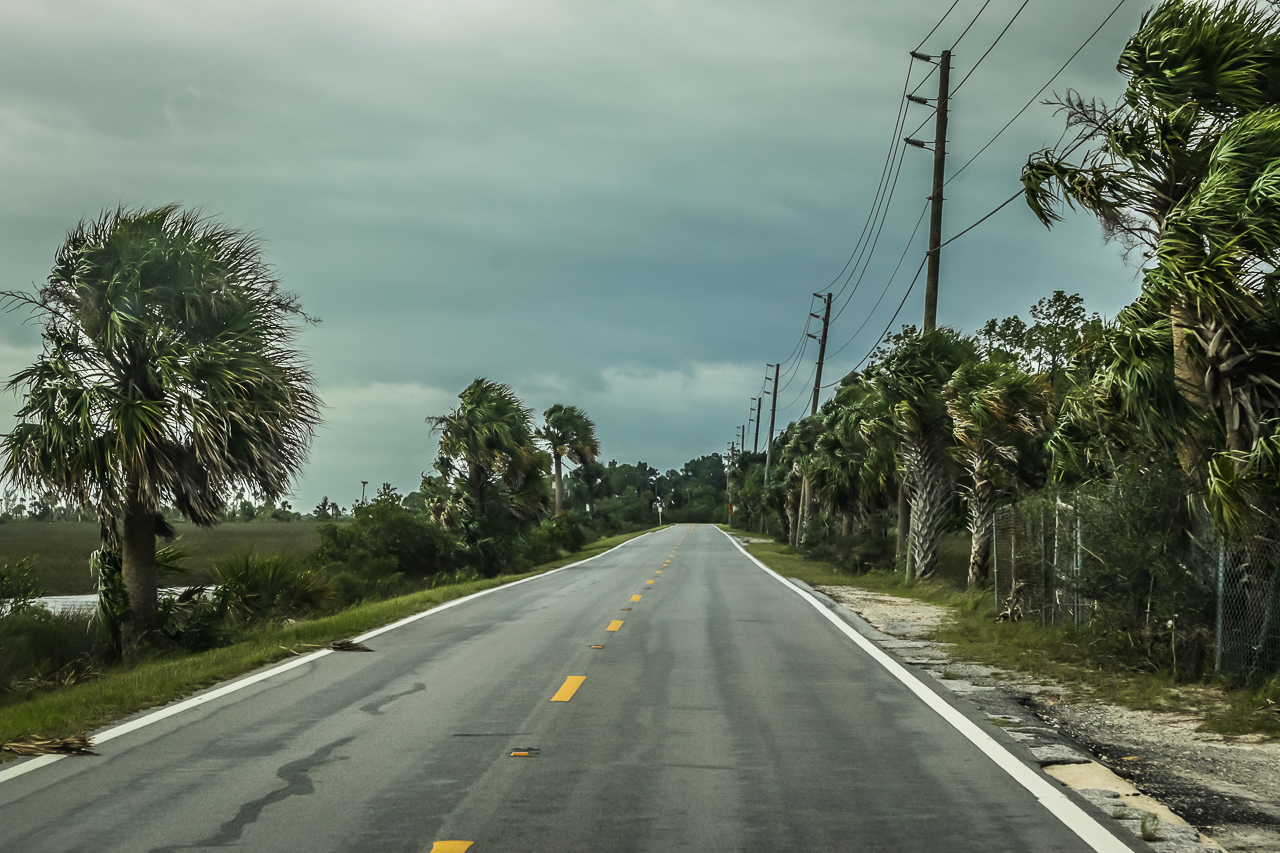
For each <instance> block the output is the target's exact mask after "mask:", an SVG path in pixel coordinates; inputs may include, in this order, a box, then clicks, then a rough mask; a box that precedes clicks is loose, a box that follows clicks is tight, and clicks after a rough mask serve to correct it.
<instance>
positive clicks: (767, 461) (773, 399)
mask: <svg viewBox="0 0 1280 853" xmlns="http://www.w3.org/2000/svg"><path fill="white" fill-rule="evenodd" d="M770 367H772V368H773V390H772V391H766V392H765V393H766V394H768V395H769V441H768V443H767V444H765V446H764V492H765V495H766V496H767V495H768V494H769V471H770V470H772V469H773V422H774V419H775V418H776V417H777V416H778V371H779V370H780V369H781V368H782V364H781V362H779V363H778V364H768V363H766V364H765V373H764V378H765V381H766V382H767V381H768V380H769V368H770ZM760 532H761V533H764V513H760Z"/></svg>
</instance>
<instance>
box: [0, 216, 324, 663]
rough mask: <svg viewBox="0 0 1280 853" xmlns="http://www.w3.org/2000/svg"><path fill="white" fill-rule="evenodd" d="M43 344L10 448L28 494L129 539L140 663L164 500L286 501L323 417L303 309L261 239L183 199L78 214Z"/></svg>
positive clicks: (200, 509)
mask: <svg viewBox="0 0 1280 853" xmlns="http://www.w3.org/2000/svg"><path fill="white" fill-rule="evenodd" d="M4 296H6V297H7V298H8V299H9V300H10V301H11V302H12V303H15V304H20V305H25V306H27V307H28V308H30V309H31V311H32V312H33V313H34V314H35V315H36V316H37V317H38V318H39V319H40V320H41V321H42V322H43V324H44V330H43V338H44V351H43V352H42V353H41V355H40V357H39V358H38V359H37V361H36V362H35V363H34V364H33V365H31V366H30V367H28V368H25V369H24V370H21V371H19V372H18V373H17V374H15V375H14V376H13V378H12V380H11V381H10V383H9V387H10V388H13V389H17V390H18V391H19V392H20V393H21V394H22V405H21V408H20V410H19V412H18V417H19V423H18V425H17V426H16V427H15V428H14V429H13V431H12V432H10V433H9V434H8V435H5V436H4V437H3V439H2V443H0V446H2V447H3V449H4V451H5V460H4V469H3V470H4V473H5V474H6V475H8V476H9V477H10V478H12V480H13V481H14V482H15V483H16V484H17V485H18V486H19V487H21V488H24V489H28V490H32V491H38V492H42V491H51V492H53V493H55V494H57V495H58V496H59V497H60V498H63V499H66V500H68V501H71V502H73V503H74V504H75V505H77V506H89V507H92V508H93V509H94V510H95V511H96V512H97V514H98V516H99V518H100V520H101V522H102V530H103V537H104V540H105V542H106V544H107V545H108V546H110V547H118V548H119V549H120V551H121V555H122V560H123V577H124V583H125V587H126V589H127V590H128V593H129V604H130V608H131V612H130V617H129V619H128V620H127V622H126V623H125V625H124V640H125V644H126V649H127V650H128V652H129V653H131V654H132V653H135V652H137V651H138V650H140V649H141V648H143V647H144V646H145V645H146V644H147V642H148V632H149V631H150V630H151V629H152V625H153V621H154V618H155V613H156V537H157V535H161V536H170V535H172V531H171V529H170V527H169V525H168V523H167V522H166V521H164V519H163V516H161V515H160V508H161V506H162V505H163V504H166V503H168V504H171V505H173V506H175V507H177V508H178V509H179V510H180V511H181V512H182V514H183V515H184V516H186V517H187V518H188V519H190V520H191V521H192V522H194V523H196V524H200V525H204V526H208V525H212V524H215V523H217V522H218V521H219V520H220V519H221V518H222V516H223V513H224V511H225V503H224V502H225V500H226V496H227V495H228V494H229V493H230V492H231V491H232V490H233V489H234V488H236V487H237V486H243V487H246V488H249V489H251V490H253V491H254V492H255V493H257V494H259V495H261V496H263V497H264V498H267V499H277V498H280V497H282V496H283V495H284V494H285V493H286V491H287V489H288V485H289V482H290V480H291V478H292V477H293V475H294V474H295V473H296V472H297V470H298V468H299V466H300V465H301V464H302V461H303V459H304V457H305V454H306V451H307V447H308V445H309V443H310V440H311V438H312V434H313V430H314V428H315V426H316V424H318V423H319V420H320V417H319V403H318V400H317V398H316V395H315V392H314V384H313V381H312V378H311V374H310V372H309V371H308V370H307V368H306V365H305V363H304V362H303V360H302V358H301V357H300V355H299V354H298V353H297V352H296V351H295V350H294V348H293V340H294V337H295V335H296V334H297V323H298V321H304V320H306V319H307V318H306V316H305V315H304V314H303V313H302V309H301V307H300V306H299V304H298V302H297V300H296V299H295V298H294V297H293V296H291V295H289V294H287V293H285V292H284V291H282V290H281V289H280V286H279V281H278V280H277V279H276V278H275V277H274V275H273V274H272V272H271V270H270V268H269V267H268V266H267V264H266V263H265V261H264V260H263V258H262V255H261V251H260V248H259V244H258V241H257V240H256V238H254V237H252V236H251V235H247V234H244V233H242V232H239V231H236V230H233V229H229V228H226V227H223V226H221V225H218V224H216V223H214V222H212V221H211V220H208V219H205V218H202V217H200V216H199V215H198V214H196V213H192V212H189V211H181V210H179V209H178V208H177V207H176V206H174V205H168V206H164V207H159V208H154V209H140V210H126V209H124V208H121V209H118V210H115V211H111V212H106V213H104V214H102V215H101V216H100V217H98V218H97V219H95V220H91V221H82V222H81V223H80V224H79V225H77V226H76V227H75V228H74V229H72V231H71V232H70V233H69V234H68V235H67V239H66V241H65V242H64V243H63V245H62V246H61V247H60V248H59V250H58V253H57V257H56V260H55V263H54V267H53V270H52V272H51V274H50V276H49V280H48V282H47V283H46V284H45V285H44V286H42V287H41V288H40V289H39V291H38V292H37V293H36V294H34V295H31V294H26V293H5V294H4Z"/></svg>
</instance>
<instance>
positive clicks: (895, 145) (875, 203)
mask: <svg viewBox="0 0 1280 853" xmlns="http://www.w3.org/2000/svg"><path fill="white" fill-rule="evenodd" d="M957 2H958V0H957ZM912 65H913V63H911V62H910V60H908V65H907V75H906V77H905V78H903V81H902V94H903V96H902V100H900V101H899V102H898V115H897V117H896V118H895V119H894V122H893V136H892V137H891V138H890V143H889V153H888V154H886V155H885V160H884V167H883V168H882V169H881V170H880V183H879V184H878V185H877V186H876V193H875V196H874V198H873V199H872V203H871V210H870V211H868V212H867V219H866V221H865V222H864V223H863V224H862V233H861V234H859V235H858V241H857V242H856V243H854V246H853V251H852V252H850V253H849V260H847V261H845V263H844V267H843V268H842V269H841V270H840V272H839V274H837V275H836V277H835V278H834V279H832V281H831V284H829V285H827V286H828V287H833V286H834V285H835V283H836V282H838V281H839V280H840V278H841V276H843V275H844V274H845V271H846V270H848V269H849V265H850V264H852V263H854V258H856V257H857V256H858V249H859V247H860V246H862V241H863V239H864V238H865V237H866V236H867V231H868V229H869V228H870V227H871V223H872V222H873V221H874V219H875V213H876V210H877V209H878V208H879V206H880V200H881V195H882V193H884V188H885V181H886V178H887V176H888V174H889V170H890V169H891V168H892V166H893V158H894V154H895V153H896V152H897V151H898V149H899V147H900V143H899V142H898V136H899V134H900V133H901V131H902V126H903V124H904V123H905V122H906V117H907V104H908V103H909V102H908V101H907V98H906V92H907V86H909V85H910V84H911V68H912ZM894 180H895V182H896V180H897V177H896V176H895V178H894ZM892 192H893V191H892V190H890V195H892ZM854 269H857V265H856V264H854ZM848 284H849V282H848V279H845V284H844V285H843V286H842V287H841V288H840V293H837V294H836V297H835V298H836V299H839V298H840V294H842V293H844V288H845V287H847V286H848Z"/></svg>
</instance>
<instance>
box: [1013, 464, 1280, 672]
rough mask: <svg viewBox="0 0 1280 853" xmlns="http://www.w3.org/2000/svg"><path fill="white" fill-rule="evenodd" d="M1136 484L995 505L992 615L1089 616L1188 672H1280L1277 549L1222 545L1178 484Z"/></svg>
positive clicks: (1258, 543)
mask: <svg viewBox="0 0 1280 853" xmlns="http://www.w3.org/2000/svg"><path fill="white" fill-rule="evenodd" d="M1146 485H1148V484H1142V486H1140V487H1139V488H1136V489H1135V488H1130V489H1129V493H1128V494H1126V491H1125V489H1124V488H1120V487H1108V488H1105V489H1097V490H1093V491H1091V492H1088V491H1085V490H1079V491H1077V492H1075V493H1071V494H1067V495H1061V496H1056V497H1053V498H1052V499H1048V500H1046V499H1044V498H1035V499H1032V500H1028V501H1024V502H1023V503H1021V504H1017V505H1014V506H1009V507H1004V508H1001V509H1000V510H999V511H998V512H997V513H996V518H995V523H994V530H993V543H992V546H993V547H992V554H991V564H990V570H991V578H992V595H993V596H994V598H995V604H996V607H997V610H998V612H999V613H1000V618H1001V619H1006V620H1018V619H1035V620H1038V621H1040V622H1043V623H1045V624H1074V625H1083V624H1086V623H1090V624H1100V627H1102V628H1103V629H1104V630H1105V631H1109V632H1112V633H1113V634H1115V635H1117V636H1121V637H1124V638H1125V639H1126V640H1127V641H1128V642H1130V643H1131V644H1133V645H1135V646H1142V647H1143V648H1144V649H1145V651H1146V652H1147V654H1148V657H1149V658H1151V659H1152V660H1156V661H1159V662H1160V664H1161V665H1162V666H1169V665H1172V667H1173V668H1174V669H1175V670H1178V671H1180V672H1184V673H1186V674H1188V675H1194V674H1195V672H1196V671H1197V669H1198V668H1204V667H1207V666H1209V665H1212V667H1213V669H1214V670H1215V671H1217V672H1220V673H1223V674H1227V675H1230V676H1233V677H1236V678H1239V679H1242V680H1248V679H1251V678H1256V677H1264V678H1265V677H1270V676H1272V675H1275V674H1276V673H1280V577H1278V572H1277V566H1280V547H1278V546H1277V543H1276V542H1275V541H1273V540H1271V539H1263V538H1261V537H1257V538H1256V539H1255V541H1254V542H1253V543H1252V544H1250V545H1249V546H1245V547H1231V546H1228V545H1224V544H1223V543H1222V542H1221V541H1219V540H1218V539H1217V538H1216V537H1214V536H1213V535H1212V533H1210V532H1209V531H1210V525H1209V523H1208V520H1207V519H1206V518H1204V517H1194V516H1191V515H1188V511H1187V509H1186V505H1187V501H1186V499H1185V494H1186V492H1185V491H1182V492H1181V493H1180V494H1179V495H1178V498H1179V500H1178V501H1177V502H1173V501H1168V500H1166V501H1164V502H1163V503H1162V502H1161V501H1159V500H1157V501H1155V502H1154V503H1153V502H1152V501H1150V498H1151V495H1150V494H1133V492H1142V491H1144V487H1145V486H1146ZM1147 491H1150V490H1149V489H1148V490H1147ZM1157 497H1159V495H1157ZM1144 501H1145V504H1144ZM1139 504H1142V505H1143V507H1144V508H1143V509H1141V510H1140V511H1138V510H1135V509H1134V508H1135V506H1138V505H1139ZM1197 531H1201V533H1200V535H1197V534H1196V532H1197Z"/></svg>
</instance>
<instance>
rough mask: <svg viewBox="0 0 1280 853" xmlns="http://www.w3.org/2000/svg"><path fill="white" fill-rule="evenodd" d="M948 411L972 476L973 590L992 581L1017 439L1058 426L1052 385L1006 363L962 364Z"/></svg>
mask: <svg viewBox="0 0 1280 853" xmlns="http://www.w3.org/2000/svg"><path fill="white" fill-rule="evenodd" d="M943 396H944V397H945V398H946V401H947V412H948V414H950V415H951V422H952V429H953V431H954V434H955V437H956V441H957V442H958V444H959V457H960V460H961V464H962V465H963V466H964V468H965V470H966V472H967V473H968V475H969V478H968V480H967V481H965V482H964V485H963V486H962V489H963V490H964V491H965V492H966V493H967V494H966V497H967V498H968V503H969V531H970V534H971V537H972V539H971V543H970V549H969V586H970V587H974V586H979V585H981V584H983V583H985V582H986V580H987V563H988V560H989V559H990V556H991V533H992V520H993V519H994V517H995V509H996V502H997V501H998V500H999V499H1000V493H1001V491H1002V489H1001V486H1002V483H1001V481H1002V480H1004V479H1005V478H1006V477H1007V475H1008V468H1009V467H1012V466H1013V465H1014V464H1015V463H1016V462H1017V461H1018V457H1019V450H1018V446H1017V441H1018V439H1021V438H1025V437H1028V436H1037V435H1042V434H1043V433H1044V432H1045V430H1047V429H1048V428H1049V425H1050V424H1051V423H1052V421H1053V414H1054V395H1053V386H1052V385H1051V384H1050V382H1049V380H1048V379H1047V378H1046V377H1044V376H1031V375H1028V374H1026V373H1023V372H1022V371H1021V370H1020V369H1019V368H1018V367H1017V366H1016V365H1014V364H1011V363H1009V362H1006V361H985V362H969V363H967V364H962V365H960V367H959V368H957V369H956V371H955V373H953V374H952V376H951V379H950V381H948V382H947V384H946V387H945V388H944V389H943Z"/></svg>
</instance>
